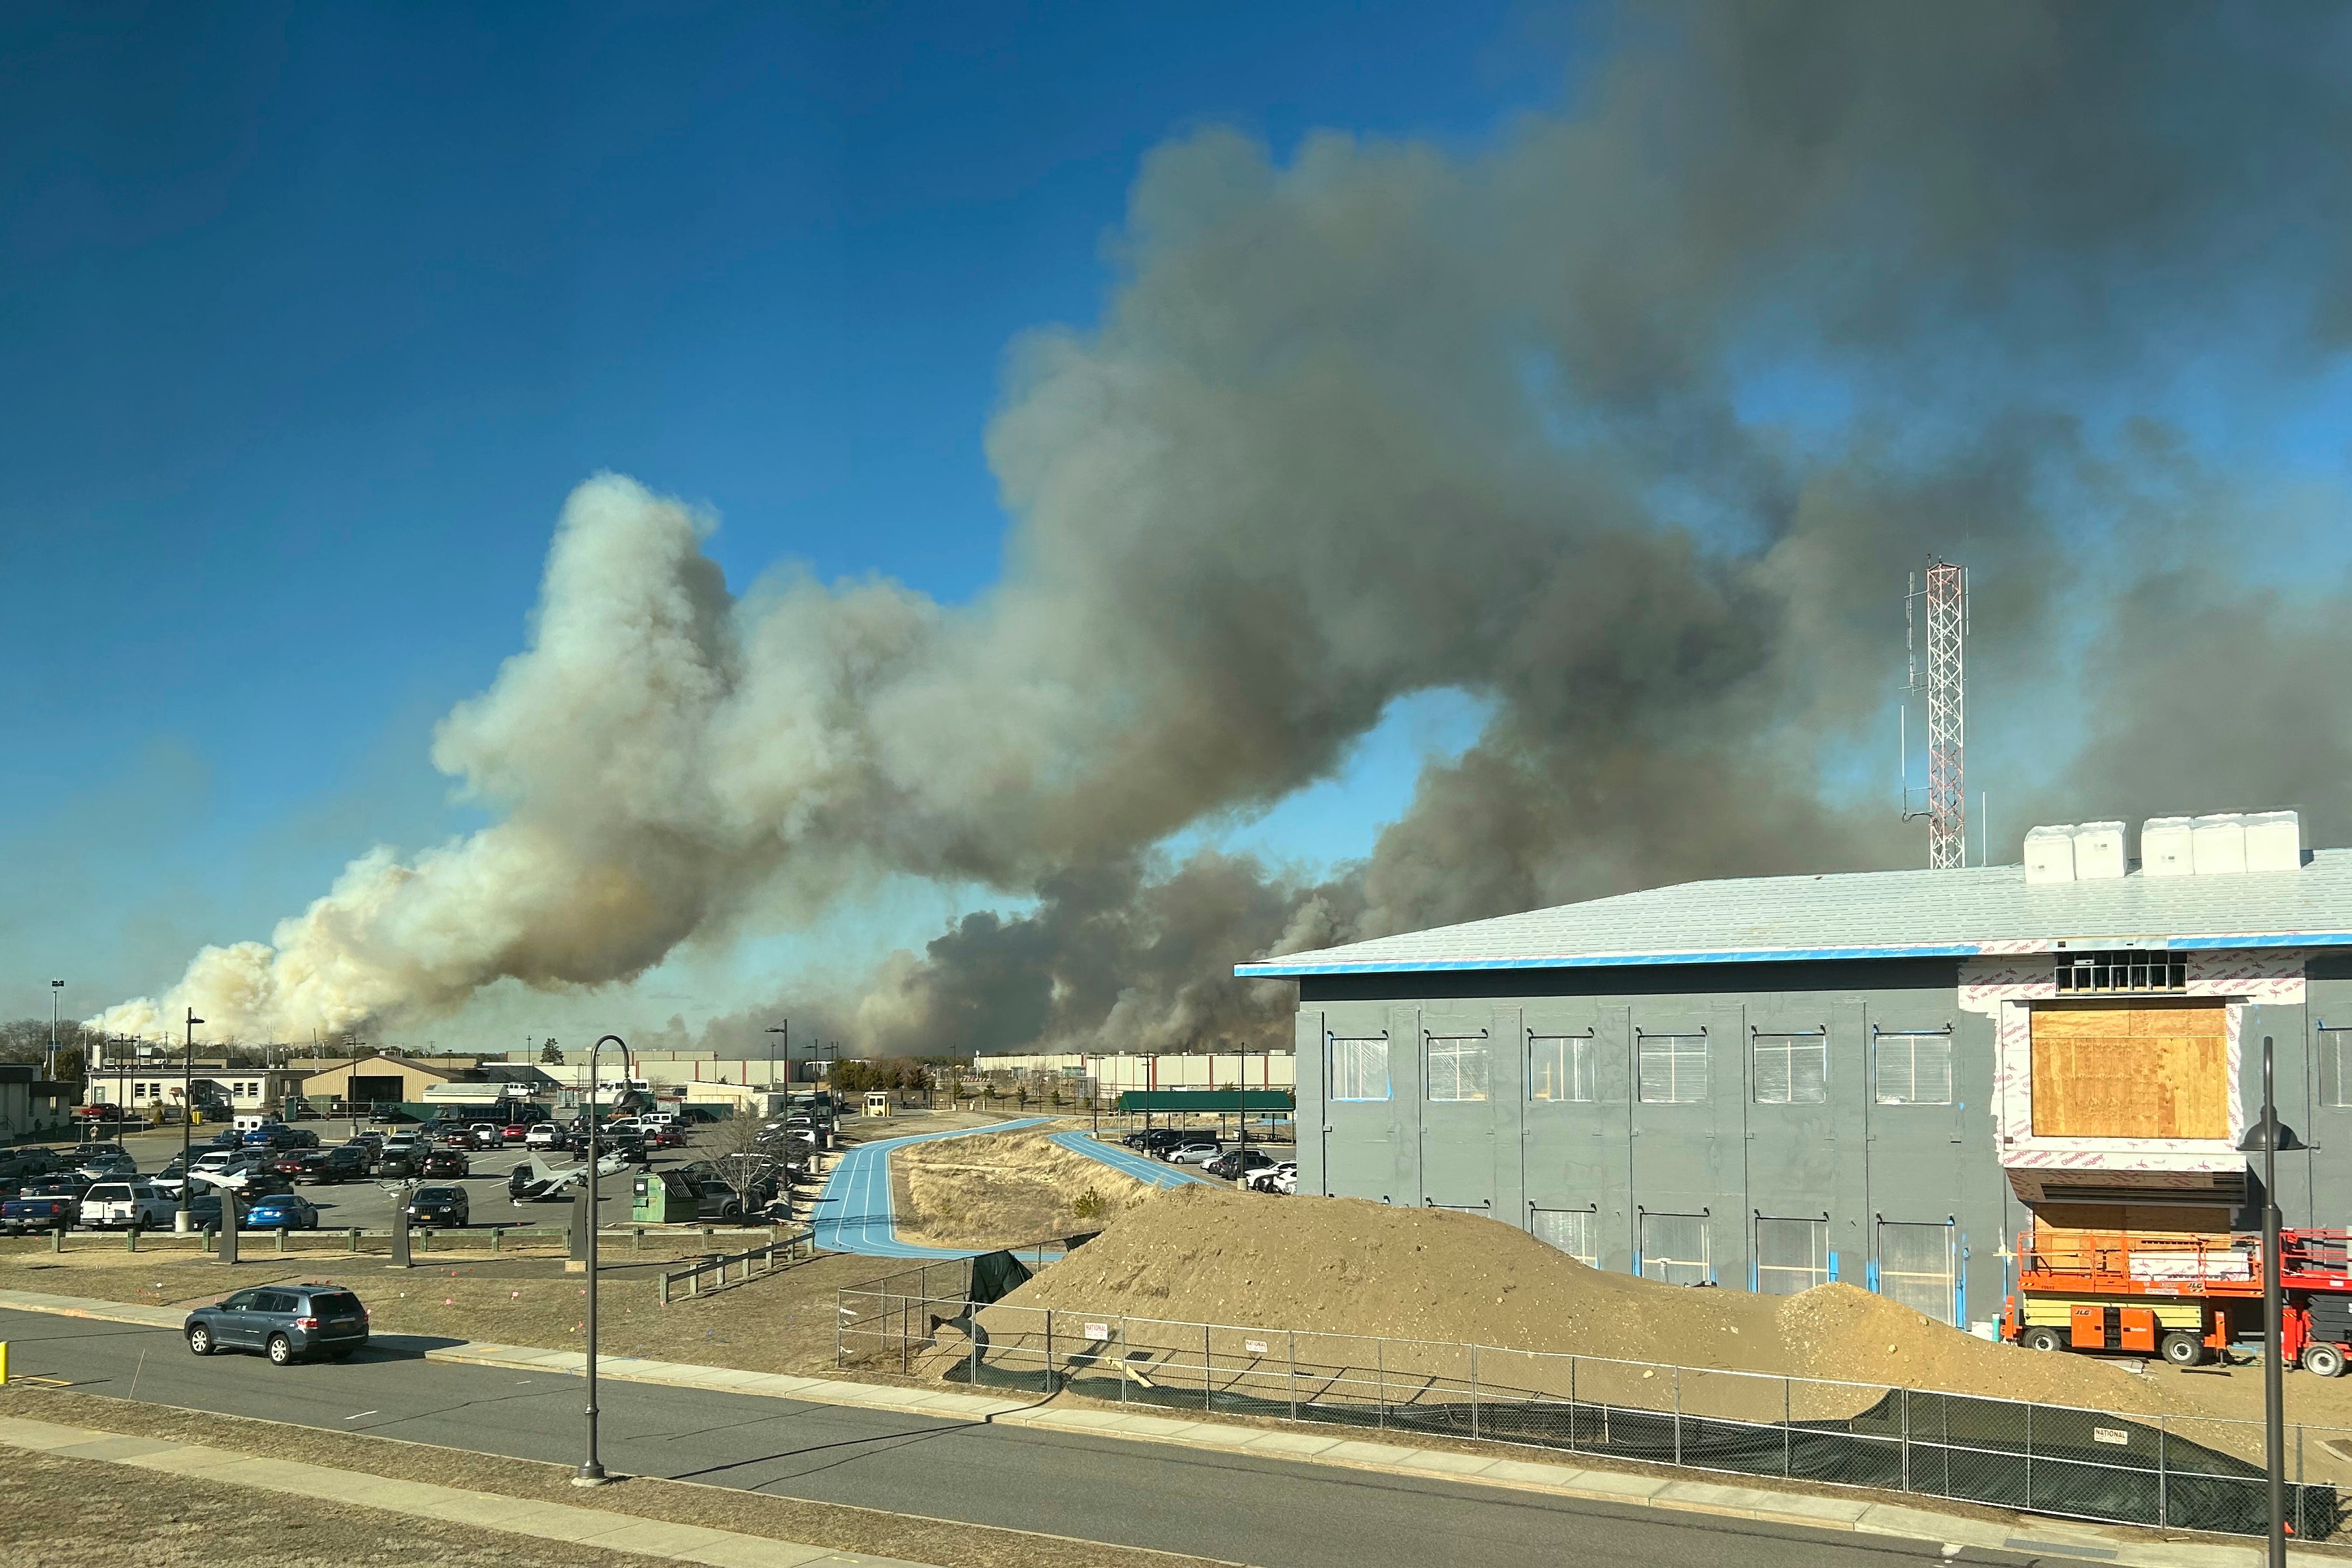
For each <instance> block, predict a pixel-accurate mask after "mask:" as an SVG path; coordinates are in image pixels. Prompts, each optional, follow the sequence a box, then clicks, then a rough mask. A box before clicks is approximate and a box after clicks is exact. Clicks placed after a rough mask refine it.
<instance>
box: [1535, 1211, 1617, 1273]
mask: <svg viewBox="0 0 2352 1568" xmlns="http://www.w3.org/2000/svg"><path fill="white" fill-rule="evenodd" d="M1596 1217H1598V1216H1596V1215H1594V1214H1593V1212H1592V1211H1591V1209H1536V1210H1534V1211H1532V1212H1531V1213H1530V1214H1529V1215H1528V1229H1529V1230H1531V1231H1533V1232H1534V1233H1535V1238H1536V1239H1537V1240H1538V1241H1540V1242H1543V1243H1545V1244H1546V1245H1547V1246H1550V1247H1559V1249H1560V1250H1561V1251H1562V1252H1565V1253H1567V1254H1568V1255H1569V1256H1570V1258H1575V1259H1576V1260H1577V1261H1578V1262H1579V1263H1581V1264H1583V1265H1584V1266H1585V1267H1586V1268H1600V1267H1601V1253H1600V1249H1599V1247H1597V1246H1596V1245H1595V1242H1596V1239H1597V1238H1596V1237H1594V1235H1593V1232H1594V1231H1595V1230H1596V1229H1598V1228H1599V1227H1598V1226H1595V1225H1594V1224H1593V1221H1594V1219H1595V1218H1596Z"/></svg>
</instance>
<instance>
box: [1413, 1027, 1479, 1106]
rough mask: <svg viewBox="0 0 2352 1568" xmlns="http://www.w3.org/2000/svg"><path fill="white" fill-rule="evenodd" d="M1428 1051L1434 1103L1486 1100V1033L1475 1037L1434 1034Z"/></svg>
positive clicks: (1477, 1034) (1430, 1038) (1431, 1093)
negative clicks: (1435, 1101) (1437, 1101)
mask: <svg viewBox="0 0 2352 1568" xmlns="http://www.w3.org/2000/svg"><path fill="white" fill-rule="evenodd" d="M1427 1039H1428V1049H1429V1098H1430V1099H1432V1100H1484V1099H1486V1030H1484V1029H1481V1030H1479V1031H1478V1032H1477V1033H1476V1034H1475V1035H1431V1036H1429V1037H1427Z"/></svg>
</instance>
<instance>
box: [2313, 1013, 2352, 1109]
mask: <svg viewBox="0 0 2352 1568" xmlns="http://www.w3.org/2000/svg"><path fill="white" fill-rule="evenodd" d="M2318 1033H2319V1103H2320V1104H2322V1105H2325V1106H2328V1107H2330V1108H2332V1109H2336V1110H2342V1109H2344V1108H2345V1107H2347V1106H2352V1073H2347V1071H2346V1070H2345V1069H2347V1068H2352V1029H2331V1028H2329V1027H2328V1026H2326V1025H2325V1024H2322V1025H2321V1026H2319V1030H2318Z"/></svg>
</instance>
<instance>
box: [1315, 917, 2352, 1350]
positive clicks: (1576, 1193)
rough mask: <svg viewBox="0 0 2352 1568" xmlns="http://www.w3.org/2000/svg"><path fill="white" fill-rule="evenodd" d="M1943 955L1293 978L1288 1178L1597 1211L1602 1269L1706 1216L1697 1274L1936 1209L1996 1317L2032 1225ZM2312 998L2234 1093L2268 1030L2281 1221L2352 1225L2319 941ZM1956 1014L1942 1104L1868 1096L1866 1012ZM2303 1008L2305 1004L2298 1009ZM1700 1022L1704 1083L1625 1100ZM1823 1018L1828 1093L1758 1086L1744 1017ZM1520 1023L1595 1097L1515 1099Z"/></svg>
mask: <svg viewBox="0 0 2352 1568" xmlns="http://www.w3.org/2000/svg"><path fill="white" fill-rule="evenodd" d="M1958 973H1959V966H1958V962H1957V961H1955V960H1948V959H1895V960H1888V959H1877V960H1855V961H1842V962H1841V961H1827V962H1812V963H1737V964H1731V963H1726V964H1705V965H1699V964H1694V965H1674V966H1645V967H1641V968H1621V969H1608V968H1591V969H1526V970H1483V971H1462V972H1419V973H1365V974H1344V975H1306V976H1302V977H1301V978H1300V980H1299V1010H1298V1018H1297V1047H1298V1056H1297V1070H1298V1091H1299V1112H1300V1113H1299V1141H1298V1142H1299V1148H1298V1158H1299V1190H1300V1191H1301V1192H1303V1193H1323V1194H1336V1195H1340V1196H1352V1197H1363V1198H1370V1199H1374V1200H1376V1201H1379V1202H1383V1203H1390V1204H1398V1205H1413V1206H1423V1205H1442V1206H1446V1207H1452V1208H1460V1209H1467V1210H1470V1211H1473V1212H1479V1213H1486V1214H1490V1215H1493V1216H1494V1217H1495V1218H1496V1219H1498V1220H1501V1221H1503V1222H1504V1223H1507V1224H1509V1225H1513V1226H1517V1227H1519V1228H1521V1229H1527V1228H1529V1226H1530V1223H1531V1214H1532V1211H1533V1210H1535V1209H1537V1208H1563V1209H1585V1210H1589V1211H1590V1212H1591V1213H1592V1215H1594V1220H1593V1222H1592V1223H1593V1224H1594V1226H1595V1227H1596V1229H1597V1236H1598V1241H1597V1252H1598V1261H1599V1264H1600V1266H1601V1268H1609V1269H1616V1270H1632V1269H1633V1268H1636V1267H1637V1251H1638V1248H1639V1245H1640V1225H1641V1216H1642V1215H1643V1213H1644V1212H1648V1213H1652V1214H1661V1213H1663V1214H1677V1215H1705V1216H1706V1218H1705V1225H1706V1234H1707V1244H1708V1261H1709V1264H1710V1266H1711V1268H1712V1272H1713V1275H1714V1278H1715V1279H1716V1280H1717V1282H1718V1283H1720V1284H1722V1285H1725V1286H1731V1287H1736V1288H1740V1289H1748V1288H1749V1287H1750V1286H1751V1283H1752V1279H1753V1276H1752V1274H1751V1266H1752V1264H1753V1260H1754V1237H1755V1221H1756V1220H1757V1218H1759V1216H1760V1217H1764V1218H1786V1219H1822V1218H1826V1219H1827V1220H1828V1221H1829V1230H1828V1236H1829V1244H1830V1248H1831V1251H1832V1258H1833V1268H1834V1272H1835V1277H1836V1278H1839V1279H1845V1280H1848V1281H1851V1282H1853V1283H1855V1284H1868V1283H1871V1282H1872V1281H1873V1280H1874V1268H1873V1265H1874V1263H1875V1262H1876V1260H1877V1236H1878V1232H1877V1226H1878V1223H1879V1222H1881V1221H1887V1222H1901V1223H1917V1224H1948V1225H1949V1226H1951V1227H1952V1228H1953V1230H1954V1232H1955V1233H1956V1240H1957V1245H1958V1256H1959V1263H1958V1270H1959V1281H1958V1294H1959V1296H1960V1297H1961V1302H1960V1303H1959V1305H1960V1311H1959V1314H1958V1315H1959V1316H1960V1317H1961V1319H1962V1320H1963V1321H1990V1320H1994V1319H1998V1318H1999V1317H2000V1310H2001V1303H2002V1299H2003V1297H2004V1296H2005V1295H2006V1293H2007V1289H2008V1274H2009V1269H2008V1267H2007V1265H2008V1258H2007V1254H2008V1252H2009V1250H2010V1246H2009V1243H2010V1242H2011V1241H2013V1239H2014V1237H2015V1236H2016V1234H2017V1233H2018V1231H2020V1230H2021V1229H2022V1228H2024V1227H2025V1226H2028V1225H2030V1224H2031V1223H2032V1218H2031V1215H2030V1214H2029V1213H2028V1211H2027V1210H2026V1209H2025V1207H2024V1205H2022V1204H2021V1203H2020V1202H2019V1201H2018V1200H2017V1199H2016V1197H2015V1196H2014V1194H2013V1193H2012V1191H2011V1187H2010V1184H2009V1181H2008V1178H2007V1176H2006V1174H2005V1173H2004V1172H2003V1170H2002V1168H2001V1166H2000V1161H1999V1158H1998V1153H1999V1151H1998V1149H1997V1147H1996V1142H1995V1137H1996V1134H1995V1127H1994V1122H1993V1119H1992V1116H1991V1113H1990V1095H1991V1089H1992V1073H1993V1059H1994V1041H1993V1025H1992V1020H1991V1019H1990V1017H1988V1016H1985V1015H1984V1014H1982V1013H1979V1012H1972V1011H1964V1010H1963V1009H1962V1008H1961V1007H1960V1006H1959V1005H1958ZM2307 973H2308V974H2309V976H2310V982H2309V986H2308V992H2309V998H2310V1000H2309V1005H2308V1006H2307V1007H2293V1006H2275V1005H2273V1006H2258V1007H2252V1008H2250V1009H2249V1011H2248V1014H2247V1017H2246V1024H2245V1032H2244V1040H2245V1044H2246V1047H2247V1049H2245V1050H2244V1052H2243V1053H2242V1072H2243V1085H2242V1087H2243V1090H2244V1096H2245V1104H2246V1106H2247V1114H2248V1116H2249V1117H2250V1118H2251V1117H2252V1116H2254V1115H2256V1114H2257V1113H2258V1108H2259V1106H2260V1103H2261V1098H2260V1097H2261V1092H2262V1086H2261V1052H2260V1049H2259V1047H2260V1042H2261V1039H2262V1037H2263V1035H2265V1034H2268V1035H2271V1036H2273V1037H2274V1038H2275V1040H2276V1042H2277V1047H2278V1048H2277V1069H2276V1070H2277V1077H2278V1085H2279V1089H2278V1094H2279V1101H2280V1114H2281V1116H2282V1117H2283V1118H2284V1120H2285V1121H2287V1123H2288V1124H2289V1125H2290V1126H2292V1127H2294V1130H2295V1131H2297V1132H2298V1133H2301V1134H2303V1135H2304V1136H2305V1138H2306V1139H2308V1140H2309V1141H2310V1142H2311V1143H2312V1144H2313V1148H2312V1150H2311V1152H2309V1153H2307V1154H2297V1155H2291V1156H2287V1157H2285V1158H2284V1161H2283V1168H2282V1171H2281V1180H2280V1188H2281V1193H2280V1197H2281V1202H2282V1206H2283V1208H2284V1211H2285V1213H2286V1215H2287V1216H2288V1222H2289V1223H2290V1224H2296V1223H2301V1224H2306V1225H2310V1224H2318V1225H2333V1226H2341V1225H2345V1224H2347V1222H2352V1212H2347V1211H2352V1205H2347V1201H2346V1200H2347V1194H2352V1108H2345V1109H2338V1108H2336V1107H2332V1106H2330V1105H2327V1104H2326V1103H2324V1102H2325V1101H2326V1100H2330V1099H2341V1100H2352V1084H2347V1085H2346V1086H2345V1087H2344V1089H2343V1090H2342V1091H2341V1092H2337V1091H2336V1090H2335V1089H2334V1086H2332V1085H2323V1084H2322V1083H2321V1082H2320V1081H2319V1074H2318V1066H2319V1062H2318V1054H2317V1053H2316V1052H2315V1049H2314V1048H2313V1042H2312V1041H2311V1040H2310V1039H2308V1038H2307V1037H2306V1030H2305V1014H2306V1013H2307V1014H2309V1015H2310V1016H2311V1017H2312V1018H2313V1019H2314V1020H2316V1021H2318V1022H2326V1023H2329V1024H2335V1023H2337V1022H2339V1021H2340V1023H2341V1024H2342V1025H2344V1026H2352V954H2341V955H2339V954H2315V955H2314V956H2313V959H2312V961H2311V963H2310V965H2309V967H2308V970H2307ZM2315 1026H2316V1025H2315ZM1874 1027H1876V1028H1877V1029H1880V1030H1890V1031H1893V1030H1936V1029H1943V1028H1947V1027H1948V1028H1950V1029H1951V1030H1952V1032H1953V1053H1952V1055H1953V1069H1952V1070H1953V1085H1952V1100H1953V1103H1952V1104H1950V1105H1937V1106H1924V1105H1923V1106H1911V1105H1892V1106H1890V1105H1881V1104H1878V1103H1877V1102H1876V1096H1875V1093H1874V1087H1873V1085H1872V1083H1871V1081H1870V1070H1871V1063H1870V1041H1871V1037H1872V1030H1873V1028H1874ZM1481 1029H1485V1030H1486V1031H1487V1038H1488V1040H1489V1042H1490V1045H1491V1047H1492V1048H1491V1049H1490V1055H1489V1058H1488V1060H1489V1069H1490V1075H1491V1077H1490V1085H1489V1091H1488V1098H1487V1099H1486V1100H1483V1101H1468V1102H1458V1103H1433V1102H1432V1101H1430V1100H1428V1099H1427V1096H1426V1091H1425V1085H1424V1084H1423V1059H1422V1051H1421V1049H1420V1046H1419V1043H1420V1042H1421V1041H1422V1040H1423V1039H1424V1038H1425V1037H1428V1036H1433V1035H1434V1036H1444V1035H1475V1034H1476V1033H1477V1031H1479V1030H1481ZM1702 1029H1703V1030H1704V1031H1705V1032H1706V1037H1707V1053H1708V1072H1709V1080H1710V1082H1709V1089H1710V1092H1709V1094H1708V1097H1707V1099H1706V1100H1705V1101H1704V1102H1703V1103H1697V1104H1688V1105H1659V1104H1645V1103H1643V1102H1642V1101H1641V1100H1640V1098H1639V1096H1638V1095H1637V1094H1636V1093H1635V1080H1634V1074H1635V1071H1636V1059H1637V1058H1636V1040H1637V1037H1638V1035H1639V1034H1642V1033H1650V1034H1662V1033H1673V1034H1695V1033H1697V1032H1699V1031H1700V1030H1702ZM1812 1029H1825V1030H1826V1031H1827V1037H1828V1060H1829V1075H1828V1085H1827V1099H1826V1101H1825V1102H1824V1103H1821V1104H1811V1105H1759V1104H1757V1103H1755V1096H1754V1092H1753V1085H1752V1083H1751V1081H1750V1078H1751V1071H1752V1067H1751V1062H1752V1056H1751V1052H1750V1049H1749V1042H1750V1038H1751V1031H1754V1032H1761V1033H1765V1034H1779V1033H1792V1032H1799V1031H1808V1030H1812ZM1383 1030H1385V1031H1387V1034H1388V1037H1389V1040H1390V1042H1391V1051H1390V1080H1391V1081H1390V1098H1389V1099H1388V1100H1373V1101H1353V1102H1351V1101H1336V1102H1335V1101H1332V1100H1329V1099H1328V1094H1327V1092H1326V1085H1325V1076H1326V1071H1327V1061H1326V1054H1325V1046H1324V1040H1325V1037H1327V1036H1329V1035H1336V1036H1341V1037H1348V1036H1366V1035H1377V1034H1379V1033H1381V1031H1383ZM1524 1030H1532V1031H1534V1032H1536V1033H1538V1034H1572V1033H1582V1032H1586V1031H1590V1033H1591V1037H1592V1040H1593V1048H1594V1050H1595V1053H1596V1057H1595V1074H1594V1090H1595V1098H1594V1099H1593V1100H1591V1101H1584V1102H1562V1101H1530V1100H1528V1094H1527V1081H1526V1075H1527V1065H1528V1064H1527V1056H1526V1052H1525V1049H1524V1048H1523V1042H1524V1040H1525V1035H1524V1033H1523V1031H1524Z"/></svg>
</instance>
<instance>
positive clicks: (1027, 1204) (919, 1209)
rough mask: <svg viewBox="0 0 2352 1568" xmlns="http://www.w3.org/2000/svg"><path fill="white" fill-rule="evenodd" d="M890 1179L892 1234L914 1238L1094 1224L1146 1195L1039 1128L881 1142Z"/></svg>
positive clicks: (947, 1243)
mask: <svg viewBox="0 0 2352 1568" xmlns="http://www.w3.org/2000/svg"><path fill="white" fill-rule="evenodd" d="M890 1182H891V1206H892V1208H893V1210H894V1211H895V1215H894V1218H895V1226H896V1229H897V1231H898V1237H899V1239H900V1240H902V1241H910V1242H914V1243H916V1244H918V1245H919V1246H924V1247H1018V1246H1021V1245H1022V1244H1024V1243H1026V1242H1032V1241H1035V1240H1037V1239H1039V1238H1040V1237H1049V1236H1069V1235H1073V1234H1075V1233H1076V1232H1078V1231H1082V1230H1095V1229H1097V1228H1099V1227H1101V1226H1103V1225H1105V1224H1107V1223H1108V1222H1109V1221H1110V1220H1113V1219H1116V1218H1117V1217H1118V1216H1119V1215H1122V1214H1125V1213H1126V1212H1128V1211H1129V1209H1132V1208H1134V1207H1136V1206H1137V1205H1140V1204H1144V1203H1148V1202H1149V1201H1150V1199H1151V1197H1152V1195H1153V1189H1152V1188H1151V1187H1150V1186H1149V1185H1147V1184H1144V1183H1142V1182H1139V1181H1138V1180H1136V1179H1135V1178H1134V1177H1132V1176H1128V1175H1122V1174H1120V1173H1118V1172H1117V1171H1115V1170H1113V1169H1111V1168H1110V1167H1109V1166H1108V1165H1106V1164H1104V1163H1102V1162H1101V1161H1099V1160H1089V1159H1087V1157H1086V1156H1085V1155H1084V1154H1080V1153H1077V1152H1075V1151H1073V1150H1069V1149H1065V1148H1063V1147H1062V1146H1061V1145H1060V1144H1058V1143H1055V1142H1051V1141H1050V1140H1049V1139H1048V1138H1047V1137H1046V1134H1045V1131H1019V1132H996V1133H982V1134H980V1135H975V1136H973V1137H970V1138H940V1139H934V1140H932V1141H930V1142H924V1143H909V1144H908V1145H907V1146H906V1147H904V1148H902V1149H895V1150H893V1151H891V1153H890Z"/></svg>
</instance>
